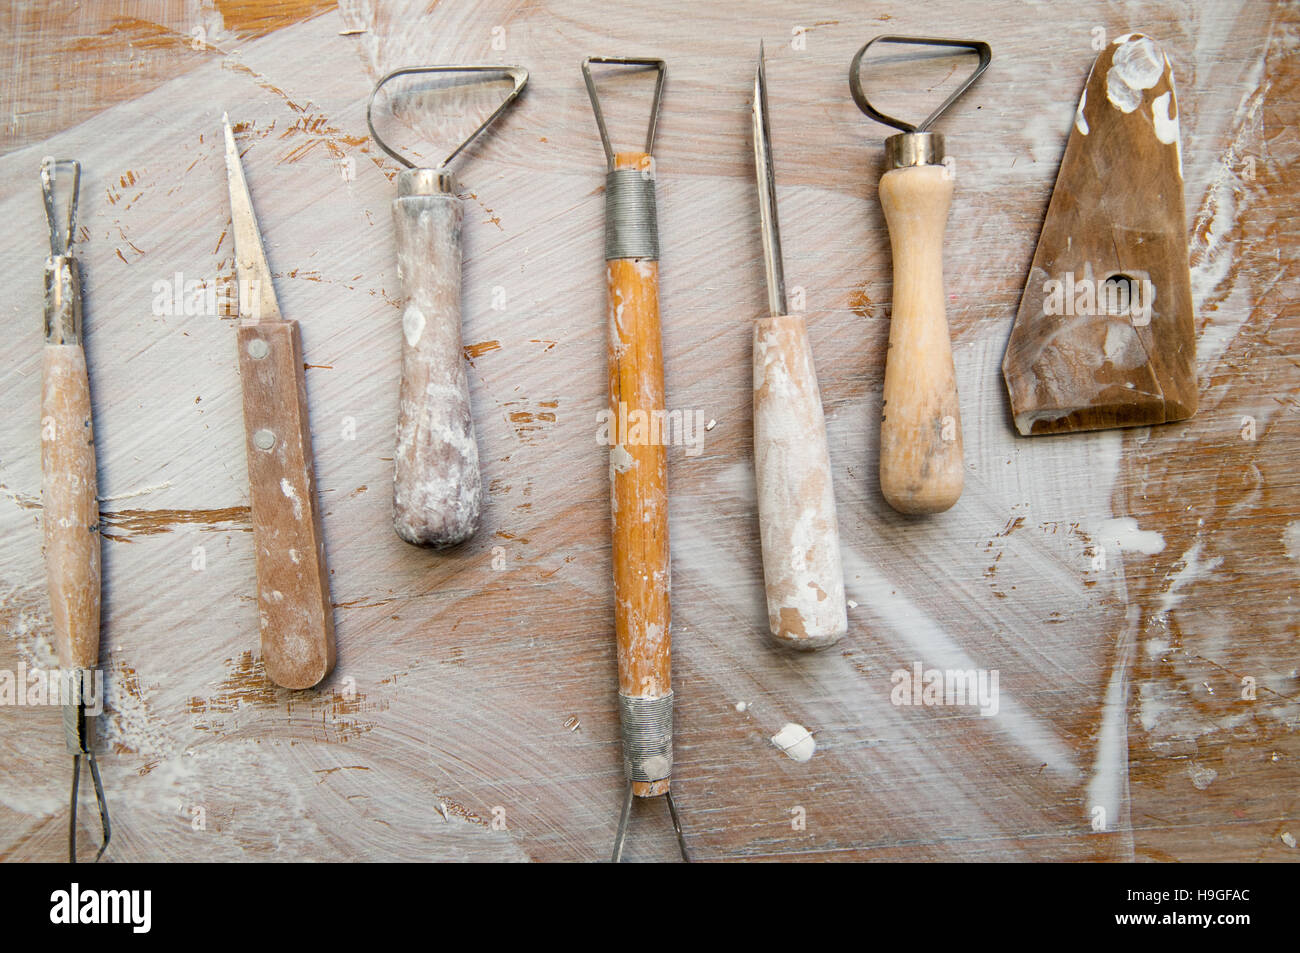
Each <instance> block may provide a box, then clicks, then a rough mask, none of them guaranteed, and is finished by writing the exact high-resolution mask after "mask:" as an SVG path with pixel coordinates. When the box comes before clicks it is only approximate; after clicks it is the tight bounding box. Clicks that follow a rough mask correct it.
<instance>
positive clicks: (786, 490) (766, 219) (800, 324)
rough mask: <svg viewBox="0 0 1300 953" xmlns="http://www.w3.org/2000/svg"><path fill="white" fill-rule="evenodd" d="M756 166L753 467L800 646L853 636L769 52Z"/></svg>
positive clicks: (758, 107)
mask: <svg viewBox="0 0 1300 953" xmlns="http://www.w3.org/2000/svg"><path fill="white" fill-rule="evenodd" d="M753 125H754V169H755V172H756V174H757V176H758V209H759V221H760V225H761V227H762V232H763V264H764V266H765V270H766V272H767V305H768V310H769V311H770V312H771V316H770V317H766V318H760V319H759V320H757V321H755V322H754V470H755V476H756V478H757V484H758V525H759V531H760V536H761V538H762V544H763V578H764V581H765V584H766V589H767V617H768V624H769V625H770V626H771V629H772V635H773V636H775V637H776V638H777V639H778V640H779V641H780V642H782V643H784V644H786V645H790V646H792V647H794V648H797V649H819V648H822V647H823V646H827V645H833V644H835V643H836V642H838V641H839V638H840V636H842V635H843V634H844V633H845V632H846V631H847V630H848V626H849V623H848V617H847V610H846V607H845V603H844V572H843V570H842V569H841V567H840V532H839V523H838V522H837V521H836V518H835V492H834V488H833V485H832V481H831V460H830V452H829V451H828V449H827V447H826V418H825V416H824V414H823V412H822V397H821V389H820V388H819V387H818V386H817V370H816V367H815V366H814V364H813V354H812V344H811V343H810V342H809V340H808V331H807V329H806V328H805V327H804V321H803V318H802V317H800V316H799V315H794V314H787V313H786V311H787V308H786V298H785V269H784V265H783V263H782V260H781V231H780V228H779V226H778V222H777V214H776V172H775V169H774V168H773V163H772V145H771V142H772V132H771V126H770V123H769V121H768V111H767V73H766V70H765V69H764V62H763V46H762V44H761V43H760V44H759V47H758V70H757V72H756V73H755V75H754V109H753Z"/></svg>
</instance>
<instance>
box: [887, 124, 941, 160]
mask: <svg viewBox="0 0 1300 953" xmlns="http://www.w3.org/2000/svg"><path fill="white" fill-rule="evenodd" d="M943 155H944V153H943V136H942V135H941V134H939V133H937V132H900V133H898V134H897V135H894V136H890V137H889V138H888V139H886V140H885V166H886V167H887V168H888V169H904V168H907V167H908V166H913V165H943Z"/></svg>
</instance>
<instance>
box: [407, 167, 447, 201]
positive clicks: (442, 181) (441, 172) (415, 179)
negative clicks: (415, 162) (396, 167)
mask: <svg viewBox="0 0 1300 953" xmlns="http://www.w3.org/2000/svg"><path fill="white" fill-rule="evenodd" d="M455 194H456V176H455V175H453V174H452V173H451V170H449V169H406V170H404V171H403V172H401V173H399V174H398V176H397V197H398V198H401V197H402V196H404V195H455Z"/></svg>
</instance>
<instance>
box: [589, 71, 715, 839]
mask: <svg viewBox="0 0 1300 953" xmlns="http://www.w3.org/2000/svg"><path fill="white" fill-rule="evenodd" d="M593 63H598V64H608V65H615V66H632V67H637V68H641V69H647V68H648V69H653V70H655V72H656V80H655V90H654V100H653V103H652V105H651V107H650V125H649V129H648V131H647V133H646V140H645V151H643V152H618V153H616V152H614V150H613V148H612V147H611V146H610V144H609V133H608V131H607V130H606V128H605V117H604V114H603V113H602V112H601V109H600V99H599V97H598V96H597V95H596V84H595V81H594V80H593V79H592V75H591V64H593ZM666 72H667V67H666V66H665V64H664V62H663V60H655V59H627V58H623V57H605V56H590V57H588V58H587V59H585V60H583V61H582V77H583V80H584V81H585V82H586V84H587V94H588V95H589V96H590V97H591V108H592V111H593V112H594V113H595V114H596V125H597V127H599V129H600V142H601V145H602V146H603V147H604V149H605V160H606V176H605V281H606V288H607V291H608V315H607V319H608V320H607V323H608V326H609V350H608V359H609V360H608V368H609V406H610V415H611V419H612V420H613V421H614V422H615V424H614V426H615V427H616V428H618V427H621V424H620V423H618V422H620V421H623V420H628V419H632V417H633V415H636V414H644V415H645V418H646V419H653V416H652V415H654V414H659V415H661V417H660V419H662V414H663V412H664V370H663V345H662V341H661V335H660V327H659V226H658V221H657V213H656V208H655V179H654V174H655V169H654V162H653V160H652V159H651V155H650V153H651V151H652V149H653V146H654V138H655V125H656V123H657V121H658V118H659V103H660V100H661V99H662V96H663V87H664V76H665V74H666ZM629 435H630V434H625V433H621V432H616V433H615V435H614V437H613V439H612V440H611V446H610V451H609V481H610V506H611V509H612V510H613V529H614V532H613V560H614V630H615V634H616V636H617V640H618V705H619V723H620V725H621V727H622V735H623V771H624V774H626V776H627V780H628V788H627V796H626V797H625V798H624V800H623V811H622V814H621V816H620V818H619V824H618V834H617V836H616V838H615V841H614V854H613V858H612V859H613V861H614V862H615V863H617V862H618V861H619V860H620V859H621V857H622V855H623V844H624V841H625V839H626V837H627V825H628V818H629V816H630V814H631V811H632V802H633V800H634V799H635V798H649V797H657V796H659V795H663V796H664V798H665V799H666V800H667V802H668V811H669V814H670V815H671V817H672V822H673V829H674V830H675V831H676V833H677V845H678V848H679V849H680V850H681V854H682V859H683V860H689V859H690V855H689V853H688V852H687V850H686V840H685V837H684V836H683V834H682V825H681V818H680V817H679V816H678V814H677V806H676V804H674V803H673V796H672V791H671V790H670V777H671V775H672V768H673V690H672V679H671V655H672V650H671V636H670V634H669V633H670V622H671V620H670V609H669V587H670V582H671V575H670V569H669V562H668V448H667V447H666V446H665V445H664V443H663V441H662V440H658V441H654V442H649V441H644V440H636V441H629V440H628V437H629Z"/></svg>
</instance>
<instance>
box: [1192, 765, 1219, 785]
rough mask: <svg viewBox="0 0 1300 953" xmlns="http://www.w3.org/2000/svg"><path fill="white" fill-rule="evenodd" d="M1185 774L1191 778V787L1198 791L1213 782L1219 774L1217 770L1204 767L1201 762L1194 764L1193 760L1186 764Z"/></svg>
mask: <svg viewBox="0 0 1300 953" xmlns="http://www.w3.org/2000/svg"><path fill="white" fill-rule="evenodd" d="M1187 774H1188V776H1190V777H1191V779H1192V785H1193V787H1195V788H1196V790H1198V791H1204V790H1205V789H1206V788H1208V787H1209V786H1210V785H1211V784H1213V783H1214V779H1215V778H1217V777H1218V776H1219V772H1218V771H1215V770H1214V769H1213V768H1210V767H1206V766H1205V765H1203V764H1196V763H1195V762H1193V763H1192V764H1189V765H1188V766H1187Z"/></svg>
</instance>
